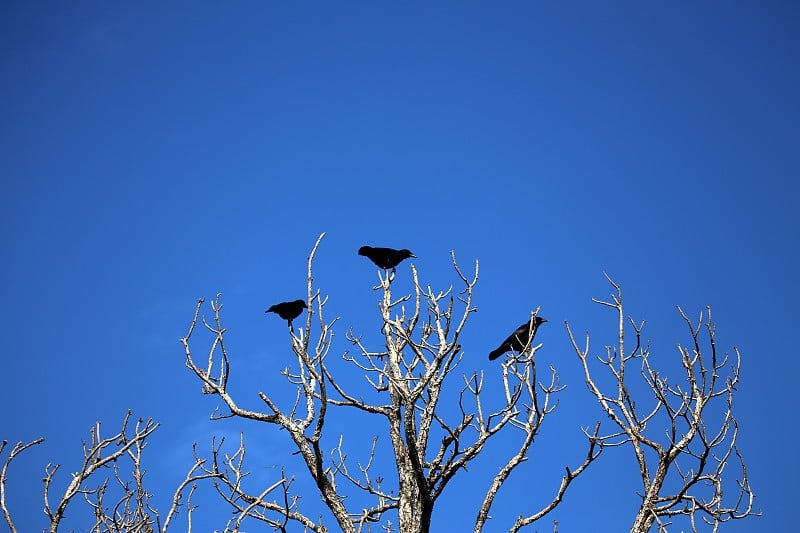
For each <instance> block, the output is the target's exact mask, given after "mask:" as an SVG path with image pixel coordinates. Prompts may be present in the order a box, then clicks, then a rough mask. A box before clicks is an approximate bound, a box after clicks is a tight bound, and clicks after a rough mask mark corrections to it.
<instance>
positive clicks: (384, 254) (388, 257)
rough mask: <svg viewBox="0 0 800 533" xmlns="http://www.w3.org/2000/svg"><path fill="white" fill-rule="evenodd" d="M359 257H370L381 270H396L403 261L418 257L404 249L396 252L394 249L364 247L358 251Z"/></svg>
mask: <svg viewBox="0 0 800 533" xmlns="http://www.w3.org/2000/svg"><path fill="white" fill-rule="evenodd" d="M358 255H363V256H365V257H368V258H369V259H370V260H371V261H372V262H373V263H375V264H376V265H377V266H378V267H379V268H382V269H384V270H388V269H390V268H391V269H392V270H394V269H395V267H396V266H397V265H399V264H400V262H401V261H403V259H408V258H409V257H417V256H416V255H414V253H413V252H412V251H411V250H408V249H406V248H403V249H402V250H395V249H394V248H373V247H372V246H362V247H361V248H359V249H358Z"/></svg>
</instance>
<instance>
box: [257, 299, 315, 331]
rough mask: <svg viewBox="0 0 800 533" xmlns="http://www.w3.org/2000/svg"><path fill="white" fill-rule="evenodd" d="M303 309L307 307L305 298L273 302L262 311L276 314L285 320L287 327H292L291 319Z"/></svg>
mask: <svg viewBox="0 0 800 533" xmlns="http://www.w3.org/2000/svg"><path fill="white" fill-rule="evenodd" d="M303 309H308V306H307V305H306V302H305V300H295V301H293V302H281V303H279V304H275V305H273V306H271V307H270V308H269V309H267V310H266V311H264V312H265V313H275V314H277V315H278V316H279V317H281V318H282V319H284V320H287V321H288V322H289V327H292V320H294V319H295V318H297V317H299V316H300V313H302V312H303Z"/></svg>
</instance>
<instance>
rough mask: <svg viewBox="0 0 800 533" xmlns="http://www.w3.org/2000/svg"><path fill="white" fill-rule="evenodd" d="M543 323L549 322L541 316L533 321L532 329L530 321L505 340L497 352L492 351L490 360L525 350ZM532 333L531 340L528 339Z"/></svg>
mask: <svg viewBox="0 0 800 533" xmlns="http://www.w3.org/2000/svg"><path fill="white" fill-rule="evenodd" d="M542 322H547V319H546V318H542V317H540V316H537V317H534V319H533V328H532V329H531V322H530V320H528V321H527V322H525V323H524V324H522V325H521V326H520V327H518V328H517V329H516V330H515V331H514V333H512V334H511V335H509V337H508V338H507V339H506V340H504V341H503V342H502V343H501V344H500V346H498V347H497V349H496V350H492V351H491V352H489V359H490V360H494V359H497V358H498V357H500V356H501V355H503V354H504V353H506V352H511V351H514V352H521V351H522V350H524V349H525V347H526V346H528V344H530V343H531V341H533V337H534V335H536V330H537V329H539V325H540V324H541V323H542ZM529 333H530V338H528V334H529Z"/></svg>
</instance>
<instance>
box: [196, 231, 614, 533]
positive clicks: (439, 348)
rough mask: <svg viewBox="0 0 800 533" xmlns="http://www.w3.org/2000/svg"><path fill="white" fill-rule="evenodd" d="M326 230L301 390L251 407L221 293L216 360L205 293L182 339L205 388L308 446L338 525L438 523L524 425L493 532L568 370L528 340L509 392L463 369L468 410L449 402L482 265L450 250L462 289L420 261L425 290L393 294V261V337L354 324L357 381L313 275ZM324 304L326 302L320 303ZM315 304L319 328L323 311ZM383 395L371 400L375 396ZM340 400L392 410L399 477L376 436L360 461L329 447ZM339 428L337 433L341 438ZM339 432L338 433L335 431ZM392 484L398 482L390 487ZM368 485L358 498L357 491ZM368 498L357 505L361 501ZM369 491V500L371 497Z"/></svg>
mask: <svg viewBox="0 0 800 533" xmlns="http://www.w3.org/2000/svg"><path fill="white" fill-rule="evenodd" d="M321 239H322V236H320V238H319V239H318V240H317V242H316V243H315V245H314V247H313V249H312V251H311V253H310V255H309V258H308V271H307V274H308V277H307V299H308V302H309V303H310V304H312V305H310V306H309V311H308V313H307V315H306V323H305V327H304V328H301V329H300V330H299V331H298V332H295V331H294V329H291V330H290V336H291V346H292V350H293V351H294V354H295V356H296V358H297V361H296V365H295V366H294V368H292V369H286V370H285V371H284V375H285V377H286V379H287V380H289V382H290V383H292V384H293V385H294V387H295V388H296V395H295V397H294V399H293V400H292V401H291V402H289V403H288V404H287V405H286V406H283V405H281V403H282V400H283V398H273V397H271V396H270V395H268V394H266V393H264V392H259V393H258V396H259V398H260V399H261V400H262V402H263V404H264V410H261V411H255V410H249V409H245V408H242V407H241V406H240V405H239V403H238V402H237V401H236V400H235V399H234V398H233V397H232V396H231V394H230V392H229V390H228V386H227V384H228V380H229V377H230V375H231V362H230V358H229V357H228V354H227V349H226V347H225V337H224V335H225V328H224V327H223V325H222V323H221V317H220V311H221V309H222V306H221V304H220V300H219V297H217V299H215V300H214V301H213V302H212V303H211V309H212V311H213V313H214V318H213V323H208V322H206V321H203V325H204V326H205V328H206V329H207V330H208V331H210V332H211V333H212V335H213V340H212V342H211V348H210V350H209V352H208V356H207V357H206V358H205V363H204V364H202V366H201V364H199V363H198V362H197V360H196V358H195V357H194V356H193V354H192V351H191V349H190V340H191V339H192V336H193V334H194V332H195V328H196V326H197V324H198V323H199V322H200V321H201V312H202V306H203V303H204V302H203V300H200V301H199V302H198V304H197V307H196V309H195V313H194V319H193V320H192V323H191V325H190V327H189V331H188V332H187V334H186V336H185V337H184V338H183V340H182V342H183V344H184V348H185V353H186V363H187V365H188V367H189V368H190V369H191V370H192V371H193V372H194V373H195V375H197V377H198V378H199V379H200V380H201V381H202V383H203V390H204V392H206V393H208V394H214V395H217V396H219V397H220V398H221V399H222V401H223V402H224V404H225V407H226V408H227V412H226V413H225V414H221V415H217V416H218V417H230V416H235V417H241V418H247V419H250V420H254V421H258V422H264V423H267V424H273V425H275V426H277V427H278V428H281V429H284V430H286V431H287V432H288V435H289V436H290V438H291V440H292V442H293V444H294V446H295V447H296V448H297V453H299V455H300V456H301V457H302V460H303V462H304V463H305V467H306V469H307V471H308V474H309V475H310V476H311V478H313V480H314V482H315V484H316V486H317V488H318V490H319V493H320V495H321V496H322V499H323V501H324V503H325V505H326V506H327V507H328V509H329V510H330V512H331V514H332V515H333V518H334V520H335V521H336V524H337V526H338V528H339V529H341V530H342V531H345V532H361V531H371V530H372V528H373V527H375V528H379V527H380V528H382V529H383V530H385V531H403V532H407V533H413V532H427V531H428V530H429V528H430V522H431V514H432V512H433V509H434V505H435V503H436V501H437V499H438V498H439V497H440V496H441V495H442V493H443V492H444V490H445V489H446V487H447V486H448V484H449V483H450V482H451V481H452V480H453V478H454V477H455V476H456V475H458V473H459V472H460V471H462V470H463V469H464V467H465V466H466V465H467V464H468V463H469V462H470V461H472V460H473V459H474V458H475V457H477V456H478V454H480V452H481V451H482V450H483V449H484V446H485V445H486V443H487V441H488V440H489V439H491V438H492V437H494V436H495V435H497V434H498V433H499V432H500V431H501V430H503V429H505V428H508V429H509V430H511V428H515V429H517V430H519V432H517V433H516V434H517V435H520V436H521V438H520V442H519V447H518V449H517V452H516V453H515V454H513V456H511V457H510V458H508V460H507V462H506V463H505V465H504V466H503V467H502V468H501V469H500V471H499V472H498V475H497V477H496V478H495V479H494V480H493V481H492V482H491V483H490V485H489V486H488V487H487V489H486V493H485V496H484V499H483V502H482V505H481V506H480V509H479V510H478V513H477V516H476V518H475V526H474V528H475V531H482V530H483V528H484V526H485V524H486V522H487V520H488V519H489V517H490V515H489V512H490V510H491V508H492V503H493V502H494V500H495V497H496V496H497V494H498V492H499V491H500V489H501V487H502V486H503V484H504V483H505V481H506V480H507V479H508V477H509V475H510V473H511V472H512V471H513V470H514V469H515V468H516V467H517V466H518V465H520V464H521V463H522V462H523V461H525V460H526V458H527V455H528V452H529V449H530V447H531V445H532V444H533V441H534V438H535V436H536V435H537V433H538V432H539V430H540V428H541V426H542V424H543V422H544V420H545V419H546V417H547V416H548V415H549V414H550V413H551V412H552V411H553V409H554V407H555V404H554V398H553V397H554V395H556V394H557V393H559V392H560V391H561V390H562V388H563V387H562V386H561V385H560V384H559V381H558V375H557V374H556V372H555V370H554V369H552V368H551V369H550V371H549V373H548V378H547V379H546V381H545V382H544V383H540V382H538V381H537V373H536V370H537V369H536V362H535V357H534V356H535V353H536V351H537V350H538V349H540V348H541V345H538V346H528V347H526V349H525V350H523V351H522V353H521V354H519V355H518V356H516V357H513V358H509V359H508V360H507V361H506V362H505V363H504V364H503V365H502V372H501V377H500V379H501V380H502V388H503V390H504V396H503V398H502V400H501V401H500V402H499V403H498V402H497V401H496V399H492V400H491V401H487V400H486V399H485V398H484V396H483V395H482V391H483V388H484V380H485V379H486V377H485V376H484V375H483V373H472V374H471V375H469V376H464V375H462V376H461V378H460V379H462V384H461V387H460V389H461V390H460V393H459V395H458V402H457V403H458V410H457V413H456V414H455V415H454V416H450V417H448V416H447V415H446V414H445V412H444V410H443V409H438V407H439V406H440V401H441V400H442V391H443V388H444V385H445V380H447V379H448V378H449V379H450V380H451V381H455V380H456V379H459V377H458V375H457V374H456V372H455V369H456V367H457V366H458V364H459V363H460V361H461V346H460V344H459V339H460V337H461V333H462V331H463V329H464V327H465V326H466V324H467V321H468V319H469V317H470V315H471V314H472V313H473V312H474V311H475V307H474V305H473V301H472V297H473V296H472V295H473V289H474V287H475V284H476V283H477V281H478V264H477V262H476V263H475V271H474V274H472V275H469V276H468V275H466V274H465V273H464V272H463V271H462V270H461V268H460V267H459V265H458V263H457V262H456V259H455V255H454V254H452V253H451V260H452V263H453V268H454V270H455V273H456V275H457V277H458V279H459V281H460V283H461V292H460V294H459V295H458V296H457V297H454V296H452V295H451V294H452V290H447V291H442V292H436V291H434V290H433V289H431V288H430V287H429V286H425V287H424V286H423V285H422V284H421V283H420V281H419V276H418V273H417V270H416V269H415V268H414V266H413V265H412V266H411V274H412V279H413V286H414V292H413V294H408V295H404V296H401V297H399V298H396V297H394V296H393V295H392V282H393V280H394V277H395V273H394V271H392V272H384V273H383V274H380V273H379V285H378V286H377V287H375V289H376V290H378V291H380V294H381V301H380V304H379V308H380V314H381V323H382V328H381V331H382V334H383V342H382V348H381V349H380V350H379V351H374V350H371V349H370V348H369V347H368V346H367V345H365V344H364V343H363V342H362V339H361V337H359V336H358V335H356V334H355V333H353V332H352V330H351V331H350V332H348V334H347V335H346V338H347V340H349V341H350V342H351V343H352V345H353V346H354V347H355V348H356V350H355V353H354V354H351V353H349V352H345V353H344V354H343V358H344V360H345V361H347V362H348V363H349V364H351V365H353V367H355V368H356V369H357V370H358V372H359V373H361V374H362V375H364V376H365V377H366V381H365V383H366V386H367V387H368V388H369V389H370V391H371V392H368V391H365V390H363V389H358V390H350V389H348V388H347V387H346V386H345V385H344V384H343V383H341V382H340V380H339V379H338V378H337V376H335V375H334V372H332V370H331V368H330V366H329V364H328V362H327V357H328V355H329V352H330V350H331V339H332V335H333V334H332V326H333V324H334V323H335V322H336V319H334V320H331V321H330V322H326V320H325V318H324V314H323V312H324V306H325V303H326V299H325V298H324V297H323V296H322V295H321V293H320V291H319V290H317V289H315V287H314V284H313V276H312V266H313V261H314V256H315V253H316V251H317V249H318V247H319V244H320V241H321ZM313 304H315V305H313ZM315 314H316V319H317V324H318V325H317V329H318V333H317V334H316V335H314V334H312V333H310V332H312V331H313V328H312V324H313V322H312V318H313V316H314V315H315ZM533 316H535V313H534V315H533ZM367 397H369V398H372V399H365V398H367ZM331 409H352V410H355V411H358V412H360V413H363V414H364V415H366V416H369V417H375V418H378V419H380V420H382V421H383V423H385V424H386V426H387V427H388V432H389V440H390V442H391V447H392V452H393V456H394V464H395V467H396V468H395V469H394V472H392V473H391V475H392V476H393V475H395V474H396V476H397V477H396V480H394V482H392V481H389V482H387V481H386V480H387V479H389V474H390V473H387V472H374V470H375V469H376V467H375V463H374V457H375V444H374V442H375V441H373V446H372V449H371V451H370V452H369V458H368V460H366V461H365V462H364V463H360V464H358V465H353V464H349V463H348V461H347V453H346V451H344V450H343V445H342V443H341V441H340V440H339V441H338V442H339V443H338V444H337V445H334V446H332V453H331V454H330V455H329V454H328V453H326V450H325V449H324V444H323V438H324V437H325V436H326V430H327V427H328V426H327V425H326V422H327V420H328V417H329V411H330V410H331ZM336 437H338V436H334V439H335V440H338V439H337V438H336ZM587 437H588V443H587V452H586V455H585V457H584V458H583V459H582V460H581V461H580V462H579V464H578V466H577V467H575V468H574V469H570V468H567V470H566V474H565V476H564V477H563V479H562V481H561V483H560V485H559V486H557V487H554V491H555V496H554V497H553V498H552V500H551V501H548V502H547V503H545V504H544V505H543V507H542V508H541V509H538V510H536V511H533V512H531V513H530V514H528V515H526V516H520V517H519V518H518V519H516V522H514V523H513V524H511V525H510V526H509V527H510V530H511V531H517V530H519V529H520V528H521V527H523V526H525V525H528V524H531V523H532V522H534V521H536V520H538V519H540V518H542V517H543V516H545V515H546V514H547V513H548V512H550V511H551V510H552V509H553V508H555V507H556V505H558V503H559V502H560V501H561V499H562V498H563V495H564V493H565V491H566V490H567V487H568V486H569V484H570V483H571V482H572V481H573V480H574V479H575V478H576V477H577V476H578V475H580V474H581V473H582V472H583V471H584V470H585V469H586V467H587V466H588V465H589V464H590V463H591V462H592V461H594V460H595V459H596V458H597V457H598V455H599V454H600V452H601V450H602V442H601V441H600V440H599V439H598V438H597V435H596V434H587ZM329 438H330V437H329ZM387 484H388V485H390V486H394V487H396V489H397V490H390V489H389V488H387ZM353 491H355V492H356V493H358V494H360V496H361V498H357V497H355V496H354V495H353V494H352V492H353ZM250 498H253V499H254V501H256V500H257V501H259V502H260V505H261V506H268V505H271V506H272V507H271V508H272V509H273V510H274V511H275V512H277V513H282V514H283V516H284V517H285V519H286V520H291V521H296V522H299V523H301V524H302V525H303V527H304V528H306V529H308V530H310V531H327V527H326V526H325V525H323V523H322V522H321V521H320V520H316V521H315V520H312V519H311V518H310V517H308V516H306V515H303V514H301V513H300V511H299V510H298V509H297V508H296V506H295V503H296V500H292V505H291V506H286V505H285V503H280V502H268V501H266V500H264V499H263V498H261V497H260V496H259V495H255V494H253V495H250ZM351 502H359V503H360V504H361V505H360V506H359V507H358V508H355V504H351ZM364 502H366V503H364Z"/></svg>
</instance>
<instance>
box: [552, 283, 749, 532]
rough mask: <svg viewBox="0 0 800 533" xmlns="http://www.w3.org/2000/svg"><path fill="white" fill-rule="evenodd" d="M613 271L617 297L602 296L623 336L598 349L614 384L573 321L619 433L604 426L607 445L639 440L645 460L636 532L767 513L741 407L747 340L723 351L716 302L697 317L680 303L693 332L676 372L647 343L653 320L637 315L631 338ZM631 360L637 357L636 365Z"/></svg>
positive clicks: (589, 379)
mask: <svg viewBox="0 0 800 533" xmlns="http://www.w3.org/2000/svg"><path fill="white" fill-rule="evenodd" d="M606 277H607V278H608V281H609V282H610V283H611V285H612V286H613V287H614V289H615V293H614V294H612V297H611V301H610V302H608V301H603V300H593V301H594V302H596V303H598V304H600V305H603V306H606V307H610V308H611V309H613V310H614V311H615V312H616V315H617V316H616V318H617V322H618V327H619V334H618V341H617V344H616V345H614V346H607V347H606V353H605V355H604V356H602V357H599V356H598V357H597V359H598V361H599V363H600V365H601V367H605V369H606V370H607V371H608V372H609V374H610V376H611V377H612V379H611V382H612V383H613V385H612V387H611V390H610V391H604V390H603V389H602V388H601V386H600V385H599V383H600V380H599V378H598V376H597V374H596V373H595V371H594V370H592V365H590V361H589V360H590V358H589V334H588V332H587V333H586V342H585V345H584V347H583V348H581V347H580V346H579V345H578V342H577V340H576V339H575V336H574V335H573V333H572V329H571V328H570V326H569V324H568V323H567V331H568V334H569V338H570V341H571V342H572V346H573V348H574V350H575V353H576V354H577V355H578V357H579V358H580V361H581V364H582V366H583V372H584V376H585V379H586V385H587V386H588V388H589V391H590V392H591V393H592V394H593V395H594V397H595V398H596V399H597V402H598V403H599V405H600V406H601V408H602V410H603V411H604V412H605V413H606V414H607V415H608V418H609V419H610V420H611V422H612V425H613V426H614V429H613V430H612V433H610V434H607V435H603V436H602V440H603V442H604V444H605V446H607V447H615V446H618V447H626V448H628V449H630V450H631V451H632V452H633V455H634V457H635V459H636V463H637V464H638V466H639V472H640V474H641V482H642V494H641V496H642V503H641V506H640V507H639V510H638V512H637V513H636V516H635V518H634V520H633V525H632V526H631V532H633V533H644V532H647V531H650V529H651V528H652V527H653V526H654V525H656V526H657V527H658V531H667V527H668V526H669V525H670V524H672V520H673V519H674V518H675V517H680V516H683V517H685V518H686V519H687V520H688V523H689V525H690V527H691V530H692V531H693V532H696V531H700V530H701V529H702V530H704V531H705V530H710V531H717V530H718V528H719V526H720V525H721V524H722V523H724V522H727V521H729V520H734V519H741V518H745V517H747V516H753V515H758V514H760V513H759V512H757V511H755V509H754V507H753V502H754V498H755V495H754V493H753V490H752V488H751V487H750V482H749V480H748V477H747V467H746V466H745V462H744V458H743V457H742V454H741V453H740V452H739V448H738V447H737V445H736V440H737V437H738V434H739V425H738V423H737V421H736V418H735V417H734V415H733V396H734V392H735V390H736V385H737V383H738V382H739V372H740V368H741V366H740V364H741V357H740V354H739V350H738V349H736V348H734V349H733V351H734V356H733V357H731V356H730V354H728V353H725V354H719V353H718V352H717V345H716V342H715V337H714V336H715V325H714V323H713V322H712V320H711V308H710V307H708V308H707V313H706V316H705V317H704V316H703V314H702V313H701V314H700V318H699V319H698V320H697V322H696V323H695V322H693V321H692V320H691V319H690V318H689V317H688V316H687V315H686V314H685V313H684V312H683V309H681V308H680V307H678V312H679V313H680V316H681V317H682V318H683V320H684V321H685V322H686V324H687V325H688V327H689V333H690V335H691V341H690V344H689V346H688V347H686V346H682V345H680V344H679V345H678V346H677V348H678V350H677V351H678V353H677V354H676V359H679V360H680V365H681V368H682V369H683V376H682V379H681V380H676V381H671V379H670V378H669V377H668V376H667V374H665V373H663V372H661V371H659V370H658V369H656V368H655V367H654V366H653V365H652V364H651V357H650V356H651V352H650V346H649V344H642V330H643V329H644V322H641V323H638V324H637V323H636V322H634V320H633V319H630V318H629V319H628V321H629V324H630V327H631V328H632V329H633V333H634V335H635V344H634V346H633V349H632V350H630V349H628V347H626V344H625V333H626V327H625V324H626V320H625V313H624V311H623V307H622V290H621V288H620V286H619V285H618V284H617V283H615V282H614V281H613V280H612V279H611V278H610V277H608V276H606ZM631 365H636V366H635V367H634V368H633V370H634V373H633V374H631V372H630V370H631V368H630V366H631ZM636 367H638V372H636V370H637V368H636ZM632 375H633V378H632V377H631V376H632ZM636 378H640V379H642V380H643V382H644V384H646V390H647V391H649V392H651V393H652V395H653V397H652V398H639V399H638V401H637V399H635V398H634V395H633V394H632V393H631V389H632V386H631V383H632V381H633V380H635V379H636ZM730 463H734V464H733V465H731V464H730ZM731 466H733V468H736V467H738V473H735V474H734V476H738V478H736V479H735V480H734V481H735V483H732V482H731V480H730V477H729V475H730V472H729V469H730V467H731ZM723 474H725V476H724V478H723ZM731 487H733V488H734V490H733V491H732V492H733V495H732V496H729V497H728V498H726V499H723V494H724V492H725V490H724V489H728V488H731ZM727 494H728V495H729V494H730V493H727Z"/></svg>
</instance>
